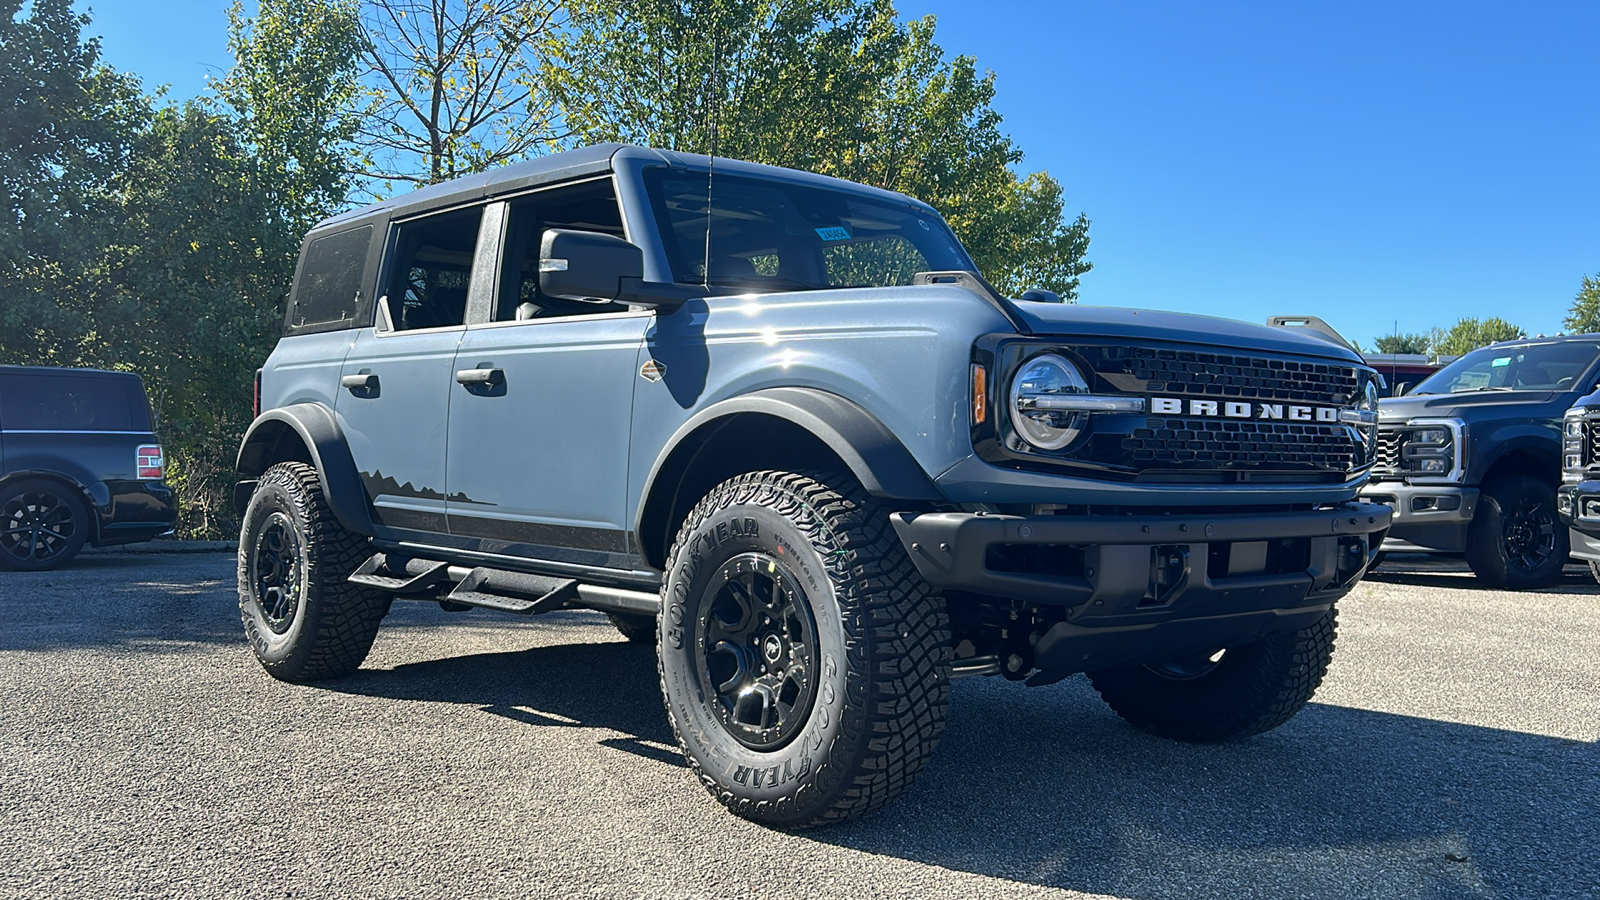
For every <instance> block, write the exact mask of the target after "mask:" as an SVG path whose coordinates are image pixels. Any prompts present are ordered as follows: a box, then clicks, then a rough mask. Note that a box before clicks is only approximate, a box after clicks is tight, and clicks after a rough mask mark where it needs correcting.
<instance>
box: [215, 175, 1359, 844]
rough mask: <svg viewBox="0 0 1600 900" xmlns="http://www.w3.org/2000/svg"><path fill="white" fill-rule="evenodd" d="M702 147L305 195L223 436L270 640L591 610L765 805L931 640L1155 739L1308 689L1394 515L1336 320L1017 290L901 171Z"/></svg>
mask: <svg viewBox="0 0 1600 900" xmlns="http://www.w3.org/2000/svg"><path fill="white" fill-rule="evenodd" d="M714 170H715V178H713V177H712V171H713V165H712V162H711V160H708V159H707V158H705V157H698V156H689V155H684V154H678V153H671V152H665V151H658V150H650V149H646V148H642V147H622V146H614V145H613V146H608V147H593V148H589V149H587V150H582V151H574V152H572V153H568V154H561V155H557V156H551V157H546V158H543V159H538V160H532V161H529V162H525V163H520V164H518V165H513V166H506V167H505V168H502V169H498V170H496V171H495V172H492V173H489V174H486V175H480V176H473V177H471V178H466V179H460V180H457V181H454V182H449V183H445V184H439V185H434V186H432V187H428V188H425V189H423V190H421V191H418V192H417V193H415V194H411V195H408V196H405V197H399V198H395V199H394V200H392V201H388V202H384V203H380V204H378V205H375V206H371V207H368V208H366V209H361V210H355V211H353V212H351V213H348V214H346V215H344V216H341V217H339V218H336V219H333V220H330V221H328V222H324V223H323V224H321V225H319V226H318V227H317V228H316V229H315V230H314V231H313V232H312V233H311V234H310V235H309V236H308V238H307V241H306V244H305V249H304V251H303V252H302V255H301V263H300V269H299V272H298V273H297V276H296V283H295V287H294V291H293V294H292V296H291V298H290V303H289V310H288V316H287V320H286V322H285V326H286V327H285V336H284V338H283V340H281V341H280V342H279V343H278V346H277V348H276V349H275V350H274V351H273V353H272V356H271V357H270V358H269V359H268V360H267V362H266V365H265V367H264V368H263V371H262V374H261V385H260V395H261V410H262V411H261V415H260V416H259V417H258V418H257V419H256V421H255V423H254V424H253V425H252V426H251V428H250V431H249V433H248V434H247V436H246V437H245V440H244V443H243V445H242V447H241V448H240V452H239V462H238V471H239V476H240V483H239V489H238V493H237V495H236V501H237V503H238V506H239V510H240V512H241V514H242V519H243V526H242V529H241V534H240V541H239V596H240V612H241V617H242V619H243V623H244V628H245V632H246V634H247V635H248V637H249V640H250V642H251V644H252V646H253V647H254V649H255V652H256V654H257V656H258V658H259V659H260V661H261V663H262V665H263V666H264V667H265V668H266V669H267V670H268V671H269V672H271V673H272V674H273V675H274V676H276V677H278V678H282V679H285V680H290V681H307V680H313V679H320V678H328V677H333V676H338V675H342V674H346V673H348V672H350V671H352V670H354V669H355V668H356V667H357V666H358V665H360V663H361V661H362V658H363V657H364V656H365V655H366V653H367V651H368V649H369V648H370V647H371V645H372V641H373V638H374V636H375V634H376V633H377V630H378V623H379V621H380V620H381V619H382V618H383V616H384V614H385V612H386V611H387V610H388V608H389V603H390V602H391V600H393V599H396V598H411V599H421V600H435V601H439V602H441V603H443V604H444V607H445V608H446V609H450V610H466V609H469V608H472V607H479V608H486V609H497V610H503V611H508V612H517V613H540V612H545V611H549V610H553V609H561V608H564V607H569V606H580V607H587V608H590V609H596V610H602V611H605V612H607V613H610V614H611V615H612V616H613V618H614V620H615V621H616V623H617V625H618V627H619V629H620V630H621V631H622V632H623V633H624V634H626V635H627V636H628V637H629V638H630V639H632V640H638V641H642V642H649V643H653V644H654V645H655V647H656V651H657V653H658V654H659V659H660V666H661V669H660V672H661V678H660V683H661V690H662V693H663V696H664V699H665V702H666V707H667V715H668V719H669V721H670V722H671V723H672V726H673V728H674V729H675V732H676V734H677V735H678V739H679V742H680V745H681V746H682V748H683V750H684V753H685V756H686V757H687V759H688V760H689V764H690V766H691V767H692V768H693V769H694V771H695V773H696V775H697V776H698V778H699V780H700V781H701V783H703V784H704V785H705V786H706V787H707V788H708V789H709V790H710V792H711V793H712V794H713V795H714V796H715V797H717V798H718V799H719V800H720V801H721V802H722V803H725V804H726V805H727V806H728V807H729V808H731V809H732V810H733V811H735V812H736V813H738V814H740V815H743V816H747V817H749V818H752V819H755V820H758V821H761V822H765V823H768V824H773V825H782V826H802V825H810V824H817V823H822V822H829V821H836V820H839V819H844V818H847V817H849V816H852V815H856V814H858V813H861V812H864V811H866V810H869V809H871V808H873V807H875V806H877V805H879V804H881V803H883V802H884V801H885V800H887V799H888V798H889V797H891V796H893V795H894V794H895V793H897V792H899V791H900V790H902V789H903V788H904V787H905V786H906V785H907V784H909V783H910V781H911V779H912V777H913V775H914V774H915V772H916V771H917V769H918V767H920V766H921V765H922V763H923V762H924V761H925V760H926V759H927V758H928V755H929V754H930V753H931V752H932V751H933V748H934V746H935V745H936V744H937V742H938V737H939V734H940V731H941V729H942V728H943V727H944V721H945V716H946V712H947V709H948V705H949V698H950V679H952V678H957V677H962V676H982V675H990V676H997V677H1003V678H1007V679H1012V680H1016V681H1026V682H1027V683H1028V684H1033V685H1037V684H1049V683H1052V682H1054V681H1058V680H1060V679H1062V678H1065V677H1067V676H1069V675H1072V674H1075V673H1079V672H1087V673H1088V674H1089V676H1090V678H1092V679H1093V682H1094V685H1095V687H1096V689H1097V690H1099V692H1100V694H1101V696H1102V697H1104V698H1105V699H1106V701H1107V702H1108V703H1109V704H1110V705H1111V706H1112V708H1114V709H1115V710H1116V711H1117V712H1118V713H1119V714H1120V715H1121V716H1122V717H1123V718H1125V719H1126V720H1128V721H1129V722H1131V723H1133V724H1134V725H1136V726H1138V727H1140V728H1143V729H1146V730H1148V731H1150V732H1152V733H1155V734H1160V735H1164V736H1167V737H1172V738H1177V739H1181V740H1189V741H1220V740H1231V739H1236V738H1241V737H1245V736H1247V735H1252V734H1257V733H1260V732H1262V731H1266V730H1268V729H1270V728H1274V727H1276V726H1278V725H1280V724H1282V723H1284V722H1286V721H1288V719H1289V718H1290V717H1291V716H1293V715H1294V714H1295V713H1296V712H1297V711H1298V710H1299V709H1301V707H1303V706H1304V704H1305V703H1306V702H1307V701H1308V700H1309V699H1310V697H1311V695H1312V692H1313V691H1315V690H1316V687H1317V684H1318V683H1319V682H1320V680H1321V678H1322V675H1323V672H1324V671H1325V670H1326V667H1327V665H1328V661H1329V659H1330V657H1331V654H1332V652H1333V638H1334V618H1335V613H1334V604H1335V602H1336V601H1337V600H1338V599H1339V598H1340V597H1342V596H1344V595H1345V594H1346V593H1347V592H1349V590H1350V589H1351V588H1352V587H1353V586H1354V585H1355V584H1356V583H1357V582H1358V581H1359V580H1360V579H1361V576H1362V574H1363V573H1364V572H1365V571H1366V568H1367V564H1368V560H1369V559H1370V553H1371V552H1374V551H1375V550H1376V542H1377V540H1378V539H1379V538H1380V537H1381V535H1382V533H1383V531H1384V530H1385V529H1386V528H1387V527H1388V522H1389V510H1388V509H1387V508H1385V507H1382V506H1376V505H1372V504H1362V503H1357V502H1354V501H1355V494H1356V490H1357V488H1358V487H1359V486H1360V484H1361V483H1362V481H1363V480H1364V479H1365V478H1366V473H1367V469H1368V467H1369V466H1370V465H1371V460H1372V451H1373V449H1374V447H1375V444H1376V441H1377V376H1376V373H1374V372H1373V370H1372V369H1371V368H1369V367H1367V366H1366V365H1364V364H1363V363H1362V362H1361V359H1360V358H1359V357H1358V356H1357V355H1356V354H1355V352H1354V351H1352V350H1351V349H1350V348H1348V347H1346V346H1344V345H1343V344H1341V343H1336V342H1335V341H1334V340H1332V339H1330V338H1327V337H1324V336H1319V335H1318V334H1316V333H1310V332H1309V331H1308V329H1306V328H1287V327H1284V328H1269V327H1262V326H1259V325H1247V324H1244V323H1240V322H1229V321H1226V320H1223V319H1211V318H1206V317H1202V316H1192V315H1180V314H1172V313H1152V312H1148V311H1144V312H1140V311H1135V310H1127V309H1096V308H1092V307H1084V306H1074V305H1068V304H1065V303H1061V302H1059V299H1060V298H1058V297H1054V295H1050V294H1046V293H1044V292H1027V293H1025V294H1024V295H1023V297H1021V298H1018V299H1015V300H1013V299H1008V298H1006V297H1003V296H1001V295H1000V294H999V293H997V292H996V291H995V290H994V289H993V288H992V287H990V286H989V284H988V283H987V282H985V281H984V280H983V278H982V277H981V276H980V275H979V274H978V272H977V270H976V268H975V267H974V265H973V263H972V260H971V259H970V258H969V257H968V255H967V253H966V251H965V250H964V249H962V247H961V244H960V243H959V242H958V241H957V240H956V238H955V236H954V235H953V234H952V233H951V231H950V229H949V227H948V226H947V225H946V224H945V222H944V220H943V219H941V218H940V217H939V215H938V213H936V212H935V211H934V210H933V209H932V208H930V207H929V206H927V205H926V204H924V203H920V202H918V201H916V200H913V199H911V198H909V197H906V196H903V195H900V194H893V193H889V192H887V191H881V190H876V189H873V188H869V187H865V186H862V185H859V184H851V183H848V182H844V181H839V180H836V179H832V178H825V177H822V176H819V175H812V174H808V173H805V172H796V171H792V170H787V169H776V168H771V167H768V166H759V165H752V164H749V163H740V162H735V161H732V160H723V159H718V160H716V161H715V166H714ZM1052 298H1053V299H1054V302H1051V301H1052ZM596 676H597V677H601V678H603V677H605V673H596ZM634 687H636V688H639V689H649V688H650V687H653V685H648V686H647V685H635V686H634Z"/></svg>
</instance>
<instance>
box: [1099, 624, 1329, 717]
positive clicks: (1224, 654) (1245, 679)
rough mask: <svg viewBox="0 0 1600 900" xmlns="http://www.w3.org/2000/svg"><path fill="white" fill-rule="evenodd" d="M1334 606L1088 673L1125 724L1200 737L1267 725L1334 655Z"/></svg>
mask: <svg viewBox="0 0 1600 900" xmlns="http://www.w3.org/2000/svg"><path fill="white" fill-rule="evenodd" d="M1336 620H1337V612H1336V611H1335V610H1334V609H1331V608H1330V609H1329V610H1328V612H1327V614H1326V615H1324V616H1323V617H1322V618H1321V619H1319V620H1317V621H1316V622H1315V623H1314V624H1312V625H1309V626H1307V627H1305V628H1302V629H1300V630H1299V631H1289V632H1282V633H1279V634H1273V635H1268V636H1267V637H1265V638H1263V639H1262V640H1259V641H1256V642H1254V643H1250V644H1245V645H1243V646H1239V647H1229V648H1227V649H1226V650H1219V651H1216V652H1213V653H1198V654H1195V655H1194V656H1192V657H1184V658H1179V659H1172V660H1167V661H1165V662H1161V663H1154V664H1149V665H1143V666H1131V667H1128V668H1121V669H1102V670H1100V671H1098V672H1090V673H1089V680H1090V682H1091V683H1092V684H1093V685H1094V689H1095V690H1097V691H1099V692H1100V697H1101V698H1102V699H1104V700H1105V701H1106V703H1107V705H1109V706H1110V707H1111V709H1112V710H1113V711H1115V712H1116V714H1117V715H1119V716H1121V717H1122V718H1123V719H1124V720H1125V721H1127V722H1128V724H1130V725H1133V726H1134V727H1136V728H1140V729H1143V730H1144V731H1148V732H1150V733H1151V734H1154V735H1159V736H1160V737H1165V738H1172V739H1174V740H1179V741H1190V742H1192V743H1197V744H1209V743H1219V742H1222V741H1236V740H1240V739H1242V738H1247V737H1250V736H1251V735H1256V734H1261V733H1262V732H1264V731H1271V730H1272V729H1274V728H1277V727H1278V726H1279V725H1282V724H1283V723H1285V722H1287V721H1289V720H1290V719H1292V718H1294V714H1295V713H1297V712H1299V711H1300V708H1301V707H1303V706H1305V705H1306V702H1307V701H1309V700H1310V699H1311V695H1312V694H1314V693H1316V690H1317V686H1318V685H1320V684H1322V676H1323V675H1325V674H1327V671H1328V661H1329V660H1330V659H1332V658H1333V638H1334V632H1335V631H1336V630H1337V629H1336Z"/></svg>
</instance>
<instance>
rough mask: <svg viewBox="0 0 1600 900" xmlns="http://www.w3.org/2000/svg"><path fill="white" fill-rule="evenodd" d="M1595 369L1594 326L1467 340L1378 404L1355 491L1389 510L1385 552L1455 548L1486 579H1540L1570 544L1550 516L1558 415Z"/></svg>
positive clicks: (1552, 571)
mask: <svg viewBox="0 0 1600 900" xmlns="http://www.w3.org/2000/svg"><path fill="white" fill-rule="evenodd" d="M1597 378H1600V335H1596V334H1585V335H1572V336H1563V337H1553V338H1535V339H1527V340H1518V341H1505V342H1501V343H1498V344H1492V345H1490V346H1488V347H1483V348H1480V349H1478V350H1474V351H1472V352H1471V353H1468V354H1466V355H1465V356H1462V357H1461V358H1460V359H1457V360H1456V361H1455V362H1453V363H1451V364H1450V365H1448V366H1446V367H1445V368H1443V369H1440V370H1439V371H1438V372H1436V373H1435V374H1433V375H1432V376H1430V377H1429V378H1427V379H1426V380H1424V381H1423V382H1422V383H1420V384H1418V385H1417V386H1416V387H1415V388H1414V389H1413V390H1412V391H1411V392H1410V393H1409V394H1407V395H1405V396H1403V397H1394V398H1388V399H1385V400H1383V401H1381V402H1380V404H1379V414H1378V415H1379V418H1378V454H1377V461H1376V463H1375V464H1374V466H1373V469H1372V478H1371V481H1370V482H1369V483H1368V484H1367V486H1366V487H1365V488H1363V489H1362V491H1361V498H1362V499H1363V500H1367V501H1369V502H1374V503H1384V504H1387V505H1388V506H1389V507H1391V508H1392V509H1393V510H1394V524H1393V526H1392V527H1391V528H1390V530H1389V533H1388V536H1387V537H1386V538H1385V540H1384V542H1383V550H1384V552H1392V551H1413V552H1415V551H1423V552H1428V553H1447V554H1464V555H1465V556H1466V559H1467V564H1468V565H1470V566H1471V567H1472V571H1473V572H1474V573H1475V574H1476V575H1477V576H1478V578H1480V579H1482V580H1483V581H1485V582H1487V583H1488V584H1490V585H1493V586H1495V587H1504V588H1513V589H1525V588H1536V587H1542V586H1546V585H1549V584H1551V583H1553V582H1554V581H1555V580H1556V579H1558V578H1559V577H1560V576H1561V567H1562V566H1563V565H1565V564H1566V561H1567V556H1568V552H1569V543H1568V534H1567V529H1566V527H1564V525H1563V524H1562V522H1561V521H1560V520H1559V518H1558V517H1557V511H1556V489H1557V487H1558V486H1559V484H1560V475H1561V465H1562V460H1561V447H1562V415H1563V414H1564V413H1565V412H1566V411H1567V410H1568V408H1570V407H1572V406H1573V404H1574V403H1575V402H1576V401H1577V400H1578V398H1580V397H1582V396H1583V395H1585V394H1587V393H1589V392H1590V391H1593V390H1594V389H1595V385H1596V380H1597Z"/></svg>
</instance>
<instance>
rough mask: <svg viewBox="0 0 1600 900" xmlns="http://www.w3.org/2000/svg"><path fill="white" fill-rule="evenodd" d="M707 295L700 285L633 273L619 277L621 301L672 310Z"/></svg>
mask: <svg viewBox="0 0 1600 900" xmlns="http://www.w3.org/2000/svg"><path fill="white" fill-rule="evenodd" d="M706 295H707V292H706V289H705V288H704V287H701V286H699V285H692V284H667V283H665V282H661V281H645V280H644V279H643V278H635V277H633V276H631V275H628V276H623V277H622V278H619V279H617V297H616V299H617V301H618V302H620V303H633V304H637V305H639V306H653V307H656V308H657V309H668V310H670V309H675V308H677V307H679V306H682V305H683V304H685V303H687V302H689V301H690V300H695V299H698V298H701V297H705V296H706Z"/></svg>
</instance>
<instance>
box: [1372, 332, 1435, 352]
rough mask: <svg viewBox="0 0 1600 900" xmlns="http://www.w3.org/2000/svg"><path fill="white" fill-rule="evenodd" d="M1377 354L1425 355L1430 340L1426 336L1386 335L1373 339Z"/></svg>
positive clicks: (1430, 342)
mask: <svg viewBox="0 0 1600 900" xmlns="http://www.w3.org/2000/svg"><path fill="white" fill-rule="evenodd" d="M1373 343H1374V344H1375V345H1376V346H1377V348H1378V352H1379V353H1427V352H1428V348H1429V347H1430V346H1432V340H1431V338H1430V336H1429V335H1427V334H1386V335H1383V336H1382V337H1378V338H1374V339H1373Z"/></svg>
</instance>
